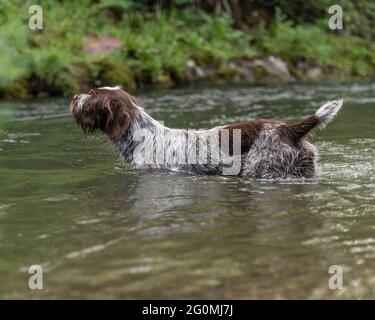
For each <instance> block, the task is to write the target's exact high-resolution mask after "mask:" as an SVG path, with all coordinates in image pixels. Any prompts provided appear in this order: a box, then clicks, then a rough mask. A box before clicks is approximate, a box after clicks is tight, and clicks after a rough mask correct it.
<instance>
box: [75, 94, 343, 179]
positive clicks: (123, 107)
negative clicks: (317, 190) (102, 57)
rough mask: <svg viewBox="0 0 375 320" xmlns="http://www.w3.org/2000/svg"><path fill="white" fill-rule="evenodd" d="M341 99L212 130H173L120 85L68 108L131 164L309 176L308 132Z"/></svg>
mask: <svg viewBox="0 0 375 320" xmlns="http://www.w3.org/2000/svg"><path fill="white" fill-rule="evenodd" d="M342 103H343V101H342V100H337V101H331V102H329V103H327V104H325V105H323V106H322V107H321V108H320V109H319V110H318V111H317V112H316V113H315V114H314V115H312V116H309V117H307V118H305V119H303V120H301V121H299V122H297V123H293V124H287V123H285V122H282V121H277V120H252V121H246V122H239V123H234V124H229V125H227V126H221V127H215V128H212V129H210V130H183V129H171V128H168V127H165V126H163V125H161V124H160V123H159V122H157V121H156V120H154V119H153V118H152V117H150V116H149V115H148V114H147V113H146V112H145V110H144V109H143V108H142V107H141V106H140V105H139V104H138V102H137V100H136V99H135V98H134V97H132V96H131V95H129V94H128V93H126V92H125V91H124V90H121V89H120V88H118V87H114V88H110V87H103V88H98V89H93V90H90V92H89V93H88V94H77V95H75V96H74V98H73V101H72V103H71V112H72V113H73V116H74V117H75V119H76V121H77V123H78V124H79V125H80V126H81V127H82V129H83V130H84V132H86V133H89V132H93V131H95V130H97V129H99V130H101V131H103V132H104V133H105V134H106V135H107V136H108V137H109V139H110V140H112V141H113V142H114V143H115V144H116V146H117V149H118V150H119V152H120V154H121V156H122V158H123V159H124V161H125V162H127V163H129V164H130V165H131V166H132V167H133V168H135V169H166V170H172V171H179V172H186V173H192V174H194V173H200V174H219V175H240V176H244V177H246V178H253V179H263V178H266V179H269V178H288V177H306V178H310V177H313V176H314V175H315V173H316V161H317V152H316V150H315V148H314V147H313V145H311V144H310V143H309V142H307V141H306V138H305V137H306V135H307V134H308V133H309V132H310V131H311V130H312V129H314V128H316V127H318V126H324V125H325V124H326V123H328V122H329V121H331V120H332V119H333V117H334V116H335V115H336V114H337V112H338V110H339V109H340V108H341V106H342Z"/></svg>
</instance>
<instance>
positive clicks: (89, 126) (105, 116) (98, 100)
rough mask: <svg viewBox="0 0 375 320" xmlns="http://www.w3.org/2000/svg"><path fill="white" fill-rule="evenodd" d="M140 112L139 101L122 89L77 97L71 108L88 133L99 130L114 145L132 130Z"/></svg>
mask: <svg viewBox="0 0 375 320" xmlns="http://www.w3.org/2000/svg"><path fill="white" fill-rule="evenodd" d="M136 108H137V102H136V100H135V98H134V97H132V96H131V95H130V94H128V93H127V92H125V91H124V90H122V89H121V88H119V87H114V88H110V87H102V88H95V89H91V90H90V91H89V92H88V94H76V95H74V97H73V100H72V102H71V105H70V111H71V112H72V114H73V116H74V118H75V119H76V121H77V123H78V124H79V125H80V126H81V127H82V129H83V131H84V132H85V133H90V132H94V131H95V130H97V129H99V130H101V131H103V132H104V133H105V134H106V135H107V136H108V137H109V138H110V139H111V140H112V141H113V142H117V141H118V140H119V139H120V138H121V136H122V135H123V134H124V133H125V132H126V130H127V129H128V128H129V125H130V123H131V121H132V116H133V114H134V112H135V110H136Z"/></svg>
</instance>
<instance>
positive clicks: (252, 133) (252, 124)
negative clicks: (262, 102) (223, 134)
mask: <svg viewBox="0 0 375 320" xmlns="http://www.w3.org/2000/svg"><path fill="white" fill-rule="evenodd" d="M266 123H274V124H281V123H282V122H280V121H276V120H262V119H260V120H252V121H244V122H237V123H233V124H230V125H228V126H225V127H224V128H223V129H227V130H229V155H231V156H232V155H233V130H234V129H239V130H241V154H243V153H247V152H249V151H250V148H251V146H252V145H253V143H254V141H255V139H256V138H257V136H258V134H259V131H260V130H261V129H262V127H263V125H264V124H266ZM220 143H221V139H220ZM224 150H228V149H224Z"/></svg>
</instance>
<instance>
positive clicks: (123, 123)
mask: <svg viewBox="0 0 375 320" xmlns="http://www.w3.org/2000/svg"><path fill="white" fill-rule="evenodd" d="M106 109H107V112H108V114H107V122H106V124H105V127H104V130H103V131H104V132H105V133H106V134H107V136H108V137H109V138H110V139H111V140H112V141H113V142H117V141H118V140H119V139H120V138H121V136H122V135H123V134H124V133H125V132H126V130H128V128H129V125H130V121H131V118H130V114H129V112H128V111H127V110H126V108H124V106H123V105H122V103H121V102H120V101H118V100H111V101H109V102H108V104H107V105H106Z"/></svg>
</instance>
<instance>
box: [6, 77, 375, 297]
mask: <svg viewBox="0 0 375 320" xmlns="http://www.w3.org/2000/svg"><path fill="white" fill-rule="evenodd" d="M374 89H375V85H371V84H356V85H324V86H323V85H322V86H320V85H314V86H306V85H292V86H286V87H276V88H265V87H255V88H252V87H224V88H220V87H217V88H203V89H186V90H174V91H165V92H156V93H154V92H150V93H148V94H145V95H144V96H141V98H140V100H141V102H142V103H143V104H144V105H145V107H146V109H147V110H148V111H149V112H150V113H151V114H152V115H153V116H154V117H155V118H157V119H158V120H163V121H164V122H165V124H166V125H169V126H174V127H181V128H182V127H189V128H191V127H194V128H207V127H211V126H213V125H220V124H225V123H228V122H232V121H237V120H245V119H249V118H279V119H285V120H289V121H292V120H295V119H299V118H301V117H303V116H305V115H309V114H310V113H312V112H314V111H315V110H316V109H317V107H318V106H319V105H320V104H321V103H322V102H325V101H327V100H329V99H335V98H337V97H342V96H343V97H344V98H345V99H346V103H345V105H344V107H343V110H342V111H341V113H340V114H339V115H338V116H337V118H336V119H335V120H334V121H333V123H331V124H330V125H329V126H328V127H327V128H326V129H324V130H323V131H320V132H318V133H317V134H316V135H315V136H314V137H312V138H311V140H312V141H313V142H314V144H315V145H316V146H317V148H318V150H319V151H320V157H321V159H320V170H321V175H320V177H319V178H316V179H311V180H281V181H246V180H243V179H241V178H234V177H219V176H217V177H216V176H191V175H184V174H178V173H167V172H135V171H132V170H130V169H129V168H127V167H126V165H123V164H122V163H121V162H120V161H119V160H118V157H117V155H116V153H115V152H114V149H113V147H112V146H111V145H110V143H108V142H107V141H106V140H105V139H104V138H103V137H101V136H99V135H97V136H93V137H88V138H85V137H84V136H83V134H82V132H81V131H80V130H79V128H77V127H76V125H75V124H74V121H73V119H72V118H71V117H67V116H64V114H66V111H67V105H68V101H65V100H39V101H32V102H30V103H29V102H24V101H23V102H15V103H10V102H2V103H0V108H1V110H2V112H1V113H0V117H1V118H2V119H3V121H0V135H1V136H0V176H1V182H2V187H1V189H0V252H1V255H0V284H1V286H0V297H1V298H40V297H42V298H239V299H243V298H348V297H351V298H374V297H375V268H374V266H375V236H374V234H375V219H374V213H375V200H374V199H375V178H374V177H375V151H374V150H375V132H374V129H373V128H374V125H375V107H374V104H375V93H374ZM5 115H6V116H5ZM59 115H61V117H60V116H59ZM5 117H7V118H6V121H4V119H5ZM32 264H40V265H42V266H43V267H44V270H45V271H46V274H45V279H44V287H45V290H43V291H38V292H36V291H31V290H29V289H28V286H27V281H28V276H29V275H28V273H27V268H28V267H29V266H30V265H32ZM331 265H340V266H342V267H343V270H344V284H343V285H344V288H343V290H337V291H334V290H331V289H329V287H328V280H329V277H330V276H331V275H329V274H328V268H329V267H330V266H331Z"/></svg>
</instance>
